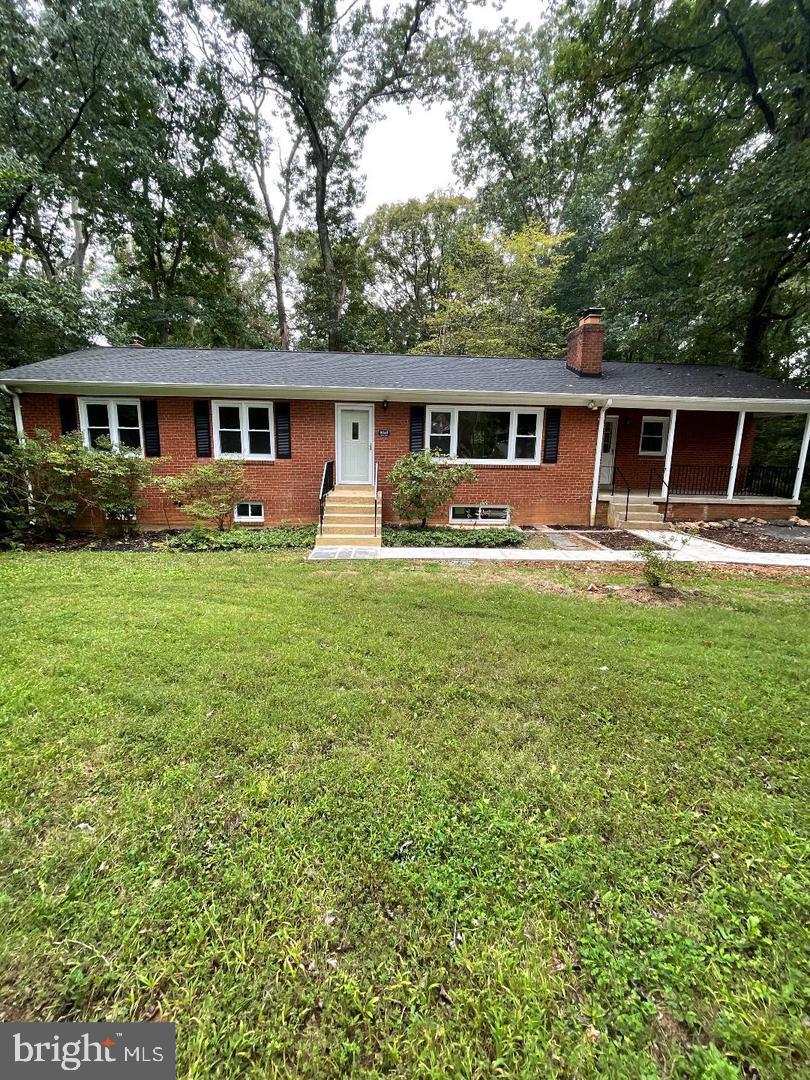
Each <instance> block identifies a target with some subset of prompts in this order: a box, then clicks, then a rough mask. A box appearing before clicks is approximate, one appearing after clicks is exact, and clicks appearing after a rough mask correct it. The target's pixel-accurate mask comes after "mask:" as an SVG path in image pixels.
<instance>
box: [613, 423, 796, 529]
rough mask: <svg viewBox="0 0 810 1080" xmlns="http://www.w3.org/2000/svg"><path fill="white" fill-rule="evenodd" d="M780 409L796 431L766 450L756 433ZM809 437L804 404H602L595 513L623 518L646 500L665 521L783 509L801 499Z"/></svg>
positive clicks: (781, 512)
mask: <svg viewBox="0 0 810 1080" xmlns="http://www.w3.org/2000/svg"><path fill="white" fill-rule="evenodd" d="M779 417H782V418H795V419H794V424H793V428H795V431H791V432H789V433H788V436H787V437H786V438H784V439H782V440H781V442H780V444H779V454H778V455H775V454H774V455H772V456H769V450H768V447H766V446H765V443H764V442H763V440H762V438H761V437H760V438H759V443H758V442H757V440H758V437H759V436H761V432H762V429H763V428H767V426H768V425H771V427H772V426H773V424H772V422H773V420H774V419H775V418H779ZM773 442H774V440H773V438H772V437H771V439H770V440H769V443H770V444H771V445H772V444H773ZM808 444H810V412H808V411H806V410H805V411H803V412H801V413H799V412H798V411H795V410H794V411H791V412H786V411H784V410H782V411H779V410H769V411H764V410H762V409H761V408H754V407H753V406H752V408H751V409H739V410H729V409H723V410H719V409H718V410H711V411H707V410H698V409H689V408H673V409H668V410H663V409H637V408H608V409H606V410H605V411H604V413H603V416H602V417H601V418H600V432H599V446H600V447H601V454H600V458H599V461H598V464H597V470H598V479H597V482H596V484H595V488H596V492H597V505H596V506H595V511H596V513H595V518H596V519H597V520H600V519H601V520H604V519H605V518H606V517H609V516H610V515H611V513H612V514H613V516H620V517H623V518H624V519H625V520H626V519H627V518H628V517H629V516H631V515H632V513H633V510H632V508H633V507H635V509H636V512H638V510H639V507H643V506H644V504H645V503H646V505H647V506H648V507H649V508H651V509H652V510H653V511H654V512H656V513H660V515H661V518H662V520H664V521H667V520H669V521H673V520H684V521H686V520H696V519H701V518H727V517H748V516H756V517H772V518H780V517H781V518H784V517H789V516H791V515H792V514H794V513H795V511H796V507H797V506H798V504H799V501H800V495H801V487H802V478H803V475H804V470H805V466H806V463H807V454H808ZM622 509H624V511H625V512H624V513H623V514H622V513H621V511H622Z"/></svg>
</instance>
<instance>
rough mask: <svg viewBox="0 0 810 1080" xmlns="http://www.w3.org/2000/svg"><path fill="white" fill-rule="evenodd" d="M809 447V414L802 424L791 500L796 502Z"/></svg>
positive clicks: (799, 492)
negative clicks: (797, 464) (802, 433)
mask: <svg viewBox="0 0 810 1080" xmlns="http://www.w3.org/2000/svg"><path fill="white" fill-rule="evenodd" d="M808 446H810V413H808V414H807V419H806V420H805V422H804V435H803V436H802V447H801V450H799V467H798V469H797V470H796V482H795V483H794V485H793V498H794V499H795V500H796V502H798V501H799V495H801V491H802V477H803V476H804V466H805V465H806V463H807V448H808Z"/></svg>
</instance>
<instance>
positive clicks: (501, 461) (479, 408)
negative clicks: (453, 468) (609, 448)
mask: <svg viewBox="0 0 810 1080" xmlns="http://www.w3.org/2000/svg"><path fill="white" fill-rule="evenodd" d="M447 412H449V413H450V454H449V457H450V458H452V459H453V461H463V462H464V463H465V464H468V465H539V464H540V463H541V461H542V459H543V429H544V422H543V421H544V414H545V409H542V408H539V409H538V408H533V407H530V406H529V407H526V408H523V407H520V406H518V407H516V408H499V407H498V406H497V405H428V407H427V409H426V411H425V446H426V447H427V448H430V427H431V422H432V416H433V413H447ZM461 412H508V413H509V449H508V452H507V456H506V457H505V458H460V457H458V456H457V450H458V414H459V413H461ZM518 413H520V415H521V416H524V415H531V416H536V417H537V436H536V440H537V441H536V443H535V448H534V453H535V456H534V457H533V458H516V457H515V442H516V437H517V418H518ZM439 460H446V459H445V458H444V457H441V458H440V459H439ZM458 505H461V504H458Z"/></svg>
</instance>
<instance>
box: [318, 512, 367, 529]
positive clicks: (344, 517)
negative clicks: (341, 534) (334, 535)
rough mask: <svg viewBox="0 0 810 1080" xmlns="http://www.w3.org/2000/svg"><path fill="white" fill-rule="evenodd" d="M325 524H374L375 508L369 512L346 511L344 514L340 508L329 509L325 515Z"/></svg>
mask: <svg viewBox="0 0 810 1080" xmlns="http://www.w3.org/2000/svg"><path fill="white" fill-rule="evenodd" d="M323 523H324V525H352V524H357V525H373V524H374V510H373V509H371V510H369V511H368V512H367V513H359V512H355V513H346V514H344V513H343V512H342V511H340V510H332V511H329V510H327V511H326V512H325V514H324V515H323Z"/></svg>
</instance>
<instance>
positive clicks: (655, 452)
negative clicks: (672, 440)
mask: <svg viewBox="0 0 810 1080" xmlns="http://www.w3.org/2000/svg"><path fill="white" fill-rule="evenodd" d="M648 424H650V425H655V426H656V428H657V427H658V426H659V425H660V427H661V432H660V436H659V433H658V431H655V432H648V431H647V430H646V428H647V425H648ZM668 437H669V417H668V416H642V418H641V435H640V436H639V440H638V453H639V457H663V456H664V455H665V454H666V452H667V438H668ZM645 442H646V443H647V446H646V449H645V445H644V444H645ZM656 447H657V449H656Z"/></svg>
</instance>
